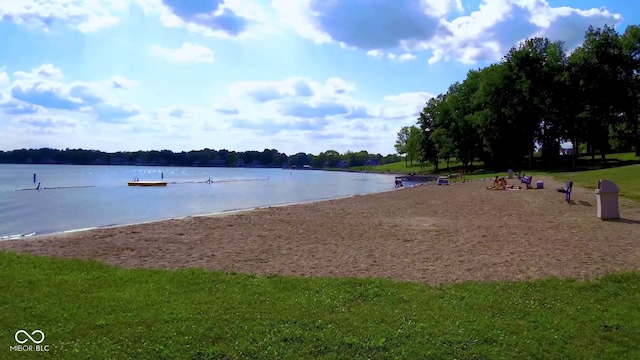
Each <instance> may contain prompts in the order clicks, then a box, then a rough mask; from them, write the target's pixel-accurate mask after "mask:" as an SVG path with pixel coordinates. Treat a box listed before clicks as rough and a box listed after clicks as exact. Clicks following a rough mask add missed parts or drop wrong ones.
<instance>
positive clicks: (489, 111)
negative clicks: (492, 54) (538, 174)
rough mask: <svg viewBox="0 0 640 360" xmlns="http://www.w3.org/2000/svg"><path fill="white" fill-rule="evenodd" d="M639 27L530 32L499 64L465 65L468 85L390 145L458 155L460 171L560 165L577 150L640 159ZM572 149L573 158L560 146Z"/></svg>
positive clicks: (429, 106)
mask: <svg viewBox="0 0 640 360" xmlns="http://www.w3.org/2000/svg"><path fill="white" fill-rule="evenodd" d="M639 121H640V26H638V25H632V26H629V27H627V28H626V30H625V31H624V33H622V34H619V33H618V32H616V31H615V29H614V28H613V27H609V26H606V25H605V26H604V27H603V28H594V27H589V29H588V30H587V31H586V33H585V37H584V42H583V44H582V45H581V46H579V47H578V48H576V49H575V50H573V51H572V52H570V53H569V52H568V51H567V49H565V47H564V44H563V43H562V42H552V41H550V40H549V39H548V38H532V39H528V40H526V41H524V42H522V43H521V44H519V45H517V46H514V47H513V48H511V50H510V51H509V52H508V53H507V54H506V55H505V56H504V57H503V59H502V60H501V61H500V62H498V63H495V64H492V65H490V66H488V67H485V68H480V69H475V70H471V71H469V73H468V74H467V77H466V78H465V79H464V81H461V82H456V83H454V84H452V85H451V86H450V87H449V88H448V90H447V91H446V92H445V93H443V94H440V95H438V96H436V97H434V98H432V99H430V100H429V101H428V102H427V103H426V106H425V107H424V109H423V110H422V111H421V112H420V115H419V118H418V120H417V126H416V125H414V126H411V127H404V128H402V129H401V130H400V132H399V133H398V138H397V141H396V150H397V151H398V153H399V154H401V155H406V158H407V160H408V161H414V160H420V161H428V162H432V163H433V164H434V166H435V168H436V170H437V167H438V160H440V159H444V160H447V159H449V158H452V157H455V158H457V159H458V160H459V161H461V162H462V164H463V166H464V167H467V166H469V165H473V161H474V160H480V161H482V162H483V163H484V166H485V168H487V169H492V170H504V169H505V168H507V167H510V168H516V169H527V168H532V167H534V165H535V164H534V152H537V151H539V153H540V159H539V164H538V165H536V166H542V167H545V168H558V167H564V166H567V165H569V166H573V167H575V164H576V156H577V153H578V151H577V149H579V148H584V149H585V152H586V153H587V154H590V155H591V158H592V160H594V161H595V157H596V154H599V155H600V156H601V159H602V161H603V162H605V161H606V154H607V153H612V152H627V151H635V152H636V155H637V156H640V134H639V132H638V127H639ZM563 143H571V144H572V145H573V149H574V151H573V157H572V160H573V161H571V164H566V163H565V162H564V161H563V159H562V157H561V156H560V149H561V144H563Z"/></svg>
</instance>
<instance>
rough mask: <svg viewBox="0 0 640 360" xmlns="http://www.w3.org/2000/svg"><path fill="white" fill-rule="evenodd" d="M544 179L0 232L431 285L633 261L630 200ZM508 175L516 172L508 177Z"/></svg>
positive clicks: (613, 268)
mask: <svg viewBox="0 0 640 360" xmlns="http://www.w3.org/2000/svg"><path fill="white" fill-rule="evenodd" d="M534 180H544V182H545V189H531V190H514V191H506V190H503V191H489V190H486V189H485V188H486V186H488V185H489V184H490V183H491V182H490V181H482V182H467V183H460V184H455V185H450V186H433V185H431V186H419V187H414V188H404V189H401V190H398V191H391V192H386V193H379V194H372V195H365V196H355V197H351V198H346V199H338V200H330V201H322V202H315V203H309V204H300V205H291V206H285V207H271V208H264V209H258V210H253V211H249V212H241V213H236V214H231V215H227V216H209V217H189V218H184V219H176V220H168V221H160V222H153V223H146V224H138V225H130V226H122V227H113V228H105V229H98V230H90V231H82V232H76V233H69V234H60V235H50V236H44V237H36V238H31V239H21V240H11V241H2V242H0V251H2V250H8V251H15V252H21V253H31V254H36V255H48V256H56V257H64V258H81V259H96V260H100V261H103V262H106V263H108V264H113V265H117V266H122V267H127V268H163V269H179V268H186V267H189V268H207V269H217V270H225V271H236V272H242V273H254V274H281V275H295V276H323V277H379V278H390V279H396V280H403V281H415V282H424V283H428V284H442V283H450V282H461V281H469V280H472V281H475V280H478V281H491V280H523V279H537V278H547V277H553V276H555V277H560V278H575V279H590V278H596V277H598V276H601V275H603V274H607V273H612V272H619V271H625V270H639V269H640V206H639V205H638V204H636V203H632V202H630V201H625V200H624V199H621V200H620V205H621V215H622V218H623V219H621V220H619V221H602V220H600V219H598V218H597V217H596V197H595V195H594V193H593V191H589V190H585V189H581V188H575V189H574V192H573V196H572V197H573V200H574V201H573V202H572V204H567V203H566V202H565V201H564V194H561V193H557V192H556V191H555V190H554V189H555V188H556V187H559V186H561V185H563V184H561V183H559V182H557V181H553V180H550V179H541V178H537V179H534ZM512 182H515V183H517V180H512Z"/></svg>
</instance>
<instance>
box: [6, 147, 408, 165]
mask: <svg viewBox="0 0 640 360" xmlns="http://www.w3.org/2000/svg"><path fill="white" fill-rule="evenodd" d="M398 161H402V159H401V157H400V156H398V155H387V156H382V155H380V154H369V153H368V152H367V151H364V150H363V151H359V152H352V151H347V152H345V153H343V154H341V153H339V152H337V151H335V150H328V151H325V152H321V153H319V154H317V155H313V154H307V153H303V152H300V153H297V154H294V155H287V154H284V153H281V152H279V151H277V150H275V149H265V150H264V151H262V152H260V151H244V152H236V151H229V150H225V149H222V150H212V149H208V148H207V149H204V150H193V151H189V152H184V151H182V152H173V151H171V150H160V151H157V150H152V151H135V152H115V153H107V152H102V151H98V150H83V149H65V150H58V149H51V148H41V149H19V150H12V151H0V163H4V164H76V165H162V166H203V167H204V166H221V167H299V168H301V167H303V166H305V165H309V166H312V167H314V168H325V167H329V168H339V167H352V166H366V165H368V164H369V165H376V164H386V163H392V162H398Z"/></svg>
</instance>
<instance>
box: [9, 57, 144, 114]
mask: <svg viewBox="0 0 640 360" xmlns="http://www.w3.org/2000/svg"><path fill="white" fill-rule="evenodd" d="M14 78H15V80H14V81H13V83H12V84H11V85H10V87H9V89H8V93H9V95H10V97H9V98H7V99H4V97H3V99H2V100H1V101H0V110H2V112H4V113H5V114H10V115H20V114H44V115H46V112H48V111H56V110H59V111H72V112H73V111H75V112H78V113H82V114H91V113H92V114H95V115H96V118H97V119H98V120H100V121H105V122H112V121H123V120H126V119H128V118H130V117H132V116H135V115H138V114H140V111H139V110H138V109H137V108H136V107H135V106H134V105H131V104H126V103H123V102H121V101H119V99H118V97H117V96H116V95H114V94H113V91H118V90H123V89H126V88H129V87H132V86H135V85H136V84H137V82H135V81H133V80H130V79H127V78H125V77H123V76H114V77H112V78H111V79H109V80H106V81H103V82H95V83H88V82H69V83H67V82H64V81H63V78H64V76H63V73H62V70H61V69H59V68H56V67H55V66H53V65H52V64H44V65H41V66H39V67H37V68H34V69H31V71H29V72H26V71H16V72H15V73H14ZM116 84H117V86H116ZM44 115H43V116H44ZM21 119H31V120H29V121H31V122H33V121H35V120H33V119H49V120H47V121H49V122H50V123H52V124H53V123H54V122H52V121H53V120H51V119H58V120H59V119H60V118H58V117H51V116H49V117H46V116H45V117H23V118H21ZM24 121H26V120H21V122H24Z"/></svg>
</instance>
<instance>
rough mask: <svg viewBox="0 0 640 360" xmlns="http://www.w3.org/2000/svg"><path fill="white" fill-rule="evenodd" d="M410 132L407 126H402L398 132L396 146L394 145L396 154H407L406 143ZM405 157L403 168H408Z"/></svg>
mask: <svg viewBox="0 0 640 360" xmlns="http://www.w3.org/2000/svg"><path fill="white" fill-rule="evenodd" d="M409 135H410V130H409V127H408V126H403V127H402V129H400V131H398V137H397V138H396V144H395V145H394V147H395V149H396V152H397V153H398V155H405V154H406V153H407V142H408V141H409ZM408 160H409V159H407V157H405V159H404V162H405V166H408Z"/></svg>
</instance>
